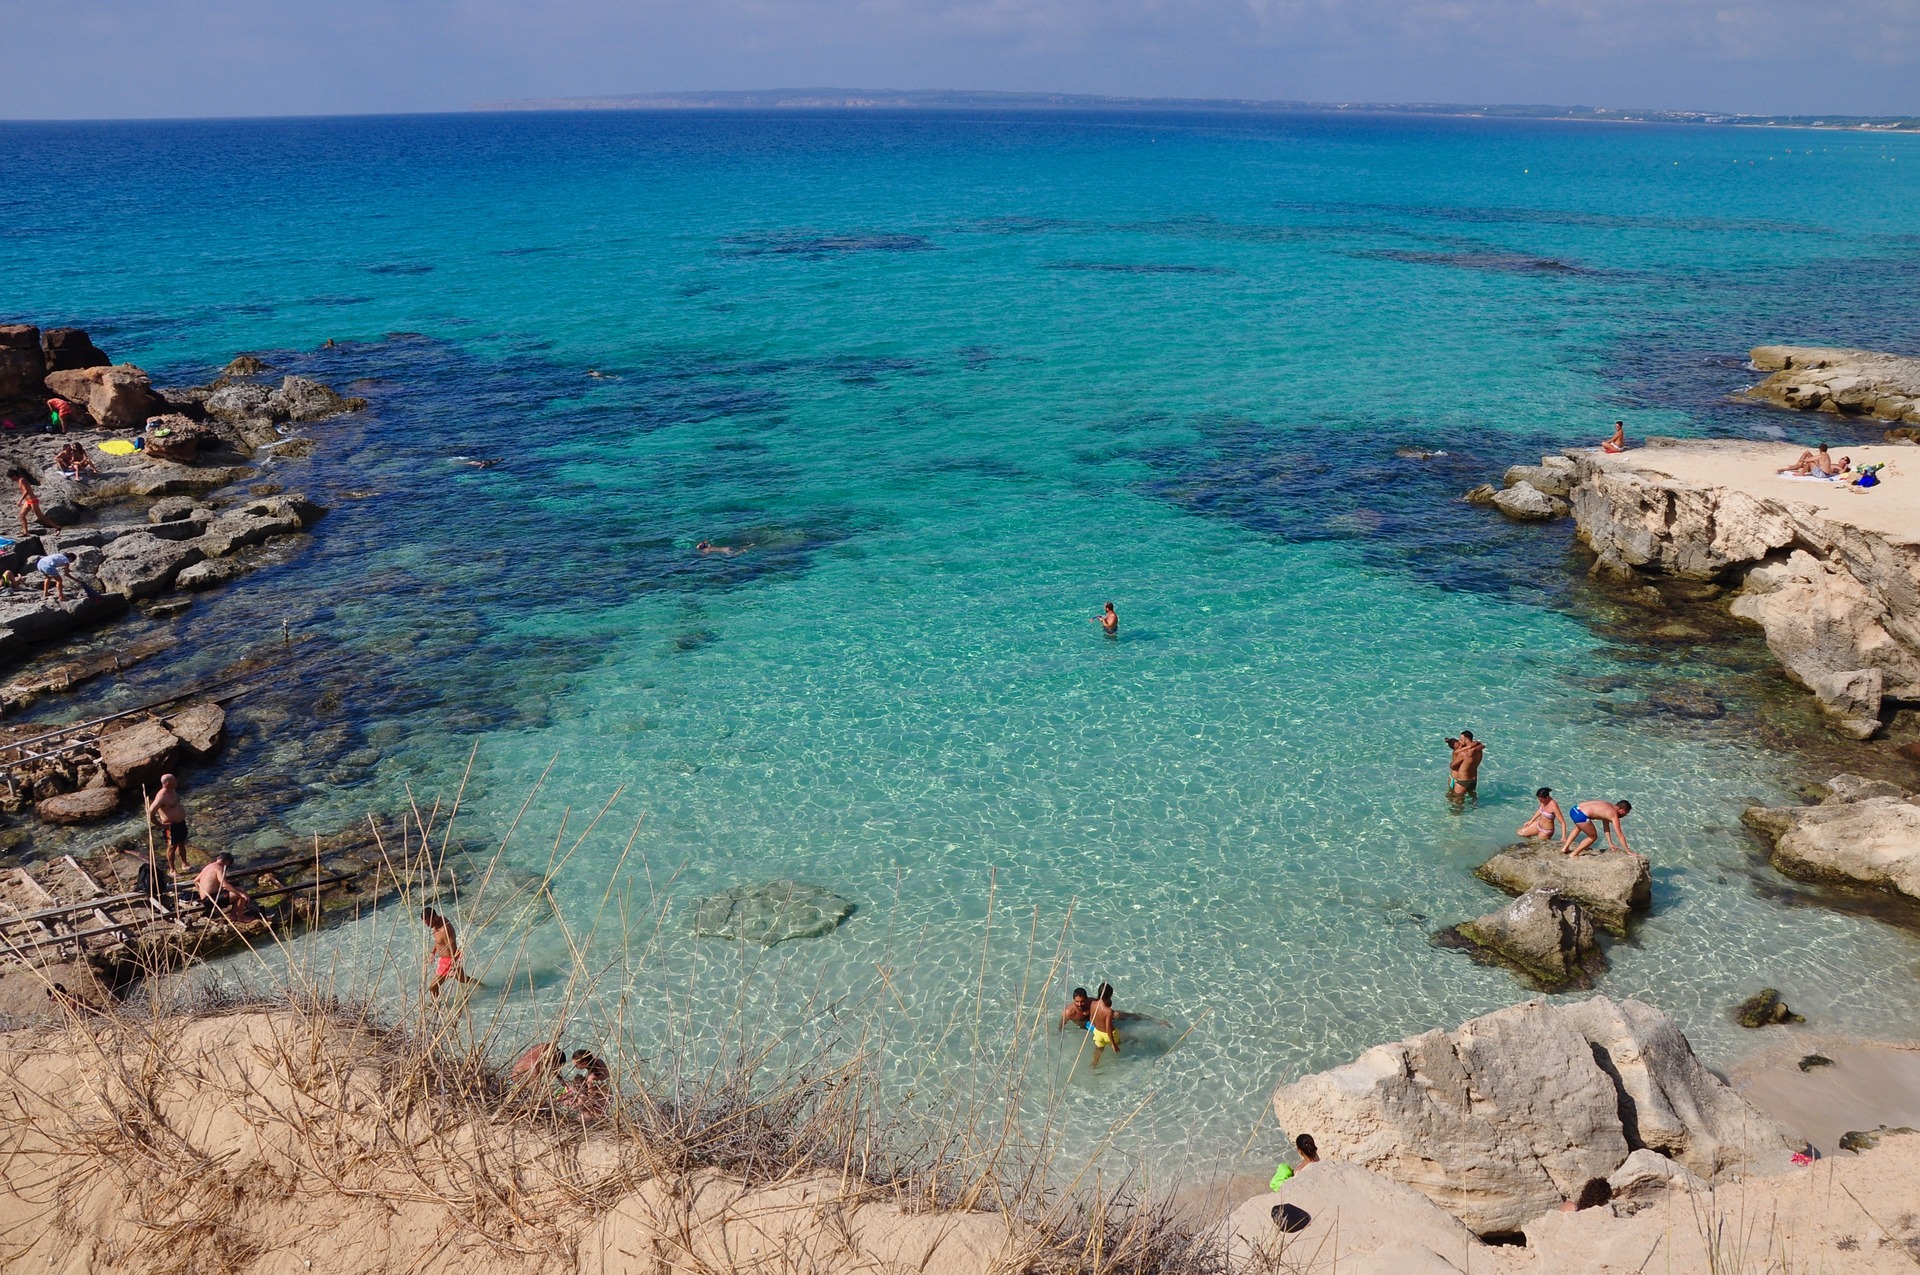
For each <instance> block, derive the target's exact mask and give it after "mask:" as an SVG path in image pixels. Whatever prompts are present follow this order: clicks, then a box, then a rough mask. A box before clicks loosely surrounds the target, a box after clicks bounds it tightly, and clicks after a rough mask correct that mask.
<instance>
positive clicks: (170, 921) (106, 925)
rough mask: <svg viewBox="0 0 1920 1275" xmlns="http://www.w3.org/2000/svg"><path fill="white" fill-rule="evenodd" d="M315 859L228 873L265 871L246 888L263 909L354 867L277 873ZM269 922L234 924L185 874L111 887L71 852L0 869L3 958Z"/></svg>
mask: <svg viewBox="0 0 1920 1275" xmlns="http://www.w3.org/2000/svg"><path fill="white" fill-rule="evenodd" d="M315 866H316V865H315V863H314V861H313V859H312V858H311V857H308V858H305V859H286V860H282V861H279V862H275V863H269V864H264V865H262V866H260V867H255V868H246V869H241V870H236V871H233V872H230V873H229V874H228V875H229V877H230V879H232V880H233V881H234V882H235V883H236V884H238V885H240V886H241V887H242V888H243V889H245V888H246V883H247V882H248V881H250V880H256V879H258V878H261V877H264V876H267V875H268V874H273V876H274V880H273V881H272V882H270V883H269V884H268V885H267V886H266V887H265V888H263V889H249V890H248V891H247V892H248V893H249V894H251V895H252V896H253V899H254V903H255V905H256V906H257V907H260V908H264V909H267V911H268V913H269V915H270V916H271V914H272V913H274V912H275V910H276V904H277V903H284V902H285V901H286V900H287V898H288V896H290V895H298V894H301V893H303V892H313V893H318V892H319V891H322V890H331V889H334V888H336V887H339V886H342V885H346V884H349V883H351V882H353V881H354V880H355V879H356V878H358V877H359V875H360V873H359V871H358V870H357V869H349V870H344V871H328V870H326V869H325V868H324V866H323V867H322V868H321V870H320V874H319V875H318V876H316V877H314V878H313V879H311V880H307V881H302V882H292V883H287V882H282V881H281V880H280V874H281V873H285V874H287V876H289V877H292V876H299V875H302V873H301V871H300V870H301V869H303V868H304V869H306V870H307V871H308V872H311V871H312V870H313V869H314V868H315ZM143 875H144V872H143ZM278 910H279V911H281V912H290V911H292V909H286V908H280V909H278ZM269 923H270V922H269V921H265V920H261V919H258V913H252V914H249V917H248V919H247V920H246V921H245V922H242V923H239V924H237V925H236V924H235V923H234V922H233V921H232V920H230V919H229V918H228V917H227V916H226V915H225V914H223V913H221V912H218V911H216V910H214V909H212V908H210V907H208V905H207V904H206V903H205V902H204V901H203V900H202V899H201V898H200V897H199V894H198V893H197V892H196V891H195V890H194V888H193V882H192V880H191V878H188V879H184V880H182V881H179V882H177V883H165V882H163V883H162V884H161V885H160V887H159V889H157V890H155V891H151V892H150V891H148V890H145V889H135V890H131V891H119V892H115V891H111V890H108V889H107V888H105V887H104V886H102V885H101V884H100V882H99V881H98V880H96V879H95V877H94V876H93V874H92V873H90V872H88V871H87V870H86V869H85V868H84V867H82V866H81V865H80V864H79V863H77V862H75V860H74V858H73V856H72V855H63V856H62V857H61V858H59V859H56V860H53V861H51V862H48V863H42V864H36V865H35V866H34V867H33V869H32V870H29V869H26V868H7V869H4V870H0V963H5V964H24V965H28V966H42V965H54V964H60V963H63V962H67V961H82V960H89V959H94V958H107V957H109V956H110V954H112V953H113V951H114V949H116V948H122V947H129V948H135V947H142V946H147V945H148V944H151V943H153V942H154V941H155V940H157V941H158V942H159V944H160V946H161V947H162V948H163V949H164V948H173V949H177V950H178V951H180V952H182V953H197V952H203V951H205V950H206V949H207V948H208V947H217V946H221V945H222V944H223V943H224V942H226V941H231V940H237V939H238V938H239V937H240V936H241V934H242V933H253V932H257V931H262V930H264V929H266V928H268V925H269ZM142 940H146V943H145V944H143V943H142Z"/></svg>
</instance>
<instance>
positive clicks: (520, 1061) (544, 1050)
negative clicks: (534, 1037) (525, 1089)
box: [507, 1040, 567, 1084]
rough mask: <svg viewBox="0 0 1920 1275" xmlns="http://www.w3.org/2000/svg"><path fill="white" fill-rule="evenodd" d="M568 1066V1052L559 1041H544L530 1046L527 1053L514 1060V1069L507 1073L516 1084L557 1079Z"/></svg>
mask: <svg viewBox="0 0 1920 1275" xmlns="http://www.w3.org/2000/svg"><path fill="white" fill-rule="evenodd" d="M566 1065H567V1051H566V1050H564V1049H562V1048H560V1042H559V1041H557V1040H543V1041H541V1042H540V1043H539V1044H537V1045H532V1046H529V1047H528V1048H527V1050H526V1052H525V1053H523V1054H521V1055H520V1056H519V1057H518V1058H516V1059H514V1060H513V1068H512V1070H511V1071H509V1072H508V1073H507V1075H508V1076H509V1077H511V1078H512V1079H513V1081H514V1083H516V1084H518V1083H521V1082H523V1081H538V1080H541V1079H543V1078H545V1077H548V1076H553V1077H555V1078H557V1077H558V1076H559V1075H560V1072H561V1070H562V1069H563V1068H565V1067H566Z"/></svg>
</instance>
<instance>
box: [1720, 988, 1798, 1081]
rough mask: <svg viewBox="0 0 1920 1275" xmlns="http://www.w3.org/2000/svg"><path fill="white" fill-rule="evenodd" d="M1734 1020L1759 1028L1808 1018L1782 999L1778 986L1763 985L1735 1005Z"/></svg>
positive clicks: (1777, 1025)
mask: <svg viewBox="0 0 1920 1275" xmlns="http://www.w3.org/2000/svg"><path fill="white" fill-rule="evenodd" d="M1733 1021H1734V1022H1736V1023H1738V1024H1740V1025H1741V1026H1742V1027H1746V1028H1759V1027H1783V1026H1785V1025H1786V1024H1788V1023H1804V1022H1806V1021H1807V1020H1806V1018H1805V1017H1803V1016H1802V1015H1800V1014H1796V1013H1794V1012H1793V1010H1792V1009H1790V1008H1789V1007H1788V1005H1787V1003H1786V1001H1784V1000H1782V999H1780V991H1779V989H1778V988H1774V987H1763V988H1761V989H1760V990H1759V991H1757V992H1755V993H1754V994H1753V995H1751V996H1749V997H1747V999H1745V1000H1743V1001H1741V1002H1740V1003H1739V1004H1738V1005H1735V1006H1734V1007H1733ZM1801 1070H1802V1071H1804V1070H1806V1068H1804V1067H1803V1068H1801Z"/></svg>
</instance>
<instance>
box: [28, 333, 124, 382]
mask: <svg viewBox="0 0 1920 1275" xmlns="http://www.w3.org/2000/svg"><path fill="white" fill-rule="evenodd" d="M40 340H41V349H42V350H43V351H44V353H45V355H46V362H47V371H49V372H69V371H72V370H73V369H75V368H82V367H105V366H107V365H108V364H109V363H111V362H113V360H112V359H110V358H108V357H107V356H106V355H105V354H104V353H102V352H101V350H100V347H99V346H97V345H95V344H94V343H93V338H92V337H90V336H88V335H87V334H86V332H85V331H84V330H83V329H81V328H48V329H47V331H46V335H44V336H43V337H41V338H40Z"/></svg>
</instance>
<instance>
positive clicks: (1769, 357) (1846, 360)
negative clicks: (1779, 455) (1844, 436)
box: [1747, 345, 1920, 425]
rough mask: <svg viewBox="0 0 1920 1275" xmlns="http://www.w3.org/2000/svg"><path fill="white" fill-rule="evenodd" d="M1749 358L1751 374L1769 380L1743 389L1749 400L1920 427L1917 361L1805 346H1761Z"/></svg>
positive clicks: (1919, 391) (1863, 352)
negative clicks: (1757, 373) (1755, 372)
mask: <svg viewBox="0 0 1920 1275" xmlns="http://www.w3.org/2000/svg"><path fill="white" fill-rule="evenodd" d="M1752 357H1753V366H1754V367H1755V368H1756V369H1758V370H1759V371H1762V372H1771V373H1773V375H1771V376H1769V377H1768V378H1767V379H1766V380H1764V381H1762V382H1760V384H1758V385H1756V386H1754V387H1753V388H1752V389H1750V390H1748V391H1747V396H1748V397H1749V398H1756V399H1760V400H1762V401H1764V402H1768V403H1777V404H1779V405H1780V406H1781V407H1792V408H1797V409H1799V410H1801V411H1823V412H1841V413H1845V414H1847V415H1854V416H1877V417H1879V418H1881V419H1882V420H1889V421H1906V422H1908V423H1909V424H1914V425H1920V358H1909V357H1904V356H1902V355H1898V354H1883V353H1879V352H1877V351H1874V350H1849V349H1836V348H1832V347H1827V346H1808V345H1762V346H1758V347H1756V348H1755V349H1754V351H1753V356H1752Z"/></svg>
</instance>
